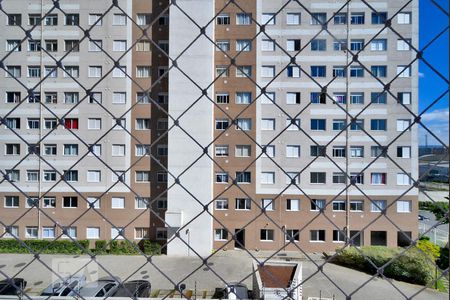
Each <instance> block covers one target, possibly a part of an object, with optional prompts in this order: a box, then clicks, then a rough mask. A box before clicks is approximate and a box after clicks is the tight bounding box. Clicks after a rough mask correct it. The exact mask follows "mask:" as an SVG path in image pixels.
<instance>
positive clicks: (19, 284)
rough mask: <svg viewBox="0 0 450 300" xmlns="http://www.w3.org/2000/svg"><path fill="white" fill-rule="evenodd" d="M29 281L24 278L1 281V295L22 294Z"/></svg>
mask: <svg viewBox="0 0 450 300" xmlns="http://www.w3.org/2000/svg"><path fill="white" fill-rule="evenodd" d="M26 286H27V282H26V281H25V280H24V279H23V278H12V279H11V280H2V281H0V295H20V294H22V293H23V291H24V289H25V287H26Z"/></svg>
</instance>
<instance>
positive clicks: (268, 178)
mask: <svg viewBox="0 0 450 300" xmlns="http://www.w3.org/2000/svg"><path fill="white" fill-rule="evenodd" d="M274 183H275V173H274V172H261V184H274Z"/></svg>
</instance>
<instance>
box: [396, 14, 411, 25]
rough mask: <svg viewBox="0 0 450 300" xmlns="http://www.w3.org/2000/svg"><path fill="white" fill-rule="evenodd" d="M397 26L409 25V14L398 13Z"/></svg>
mask: <svg viewBox="0 0 450 300" xmlns="http://www.w3.org/2000/svg"><path fill="white" fill-rule="evenodd" d="M397 24H411V13H410V12H401V13H398V14H397Z"/></svg>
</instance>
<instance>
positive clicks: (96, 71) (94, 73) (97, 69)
mask: <svg viewBox="0 0 450 300" xmlns="http://www.w3.org/2000/svg"><path fill="white" fill-rule="evenodd" d="M88 77H94V78H100V77H102V67H101V66H89V69H88Z"/></svg>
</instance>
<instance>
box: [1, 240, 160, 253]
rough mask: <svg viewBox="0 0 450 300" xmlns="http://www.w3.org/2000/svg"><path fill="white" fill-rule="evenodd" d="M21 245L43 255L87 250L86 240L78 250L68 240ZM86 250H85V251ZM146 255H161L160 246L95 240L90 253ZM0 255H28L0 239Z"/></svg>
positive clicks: (18, 244)
mask: <svg viewBox="0 0 450 300" xmlns="http://www.w3.org/2000/svg"><path fill="white" fill-rule="evenodd" d="M22 242H23V243H25V245H27V246H28V247H29V248H31V249H32V250H33V251H35V252H41V253H44V254H70V255H75V254H83V253H87V252H88V250H89V241H88V240H78V241H77V242H78V244H79V245H80V246H82V247H83V250H82V249H80V247H79V245H77V244H76V243H75V242H73V241H70V240H56V241H52V240H23V241H22ZM85 249H86V250H85ZM138 249H141V251H142V252H144V253H145V254H148V255H159V254H161V245H159V244H158V243H155V242H152V241H149V240H142V241H140V242H139V244H136V243H135V242H132V243H130V242H128V241H117V240H114V241H110V242H109V241H105V240H96V241H95V248H94V249H91V250H90V251H91V252H92V253H94V254H97V255H99V254H100V255H101V254H115V255H137V254H139V253H140V252H139V250H138ZM0 253H30V250H28V248H27V247H25V246H23V245H22V243H21V242H20V241H18V240H15V239H0Z"/></svg>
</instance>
